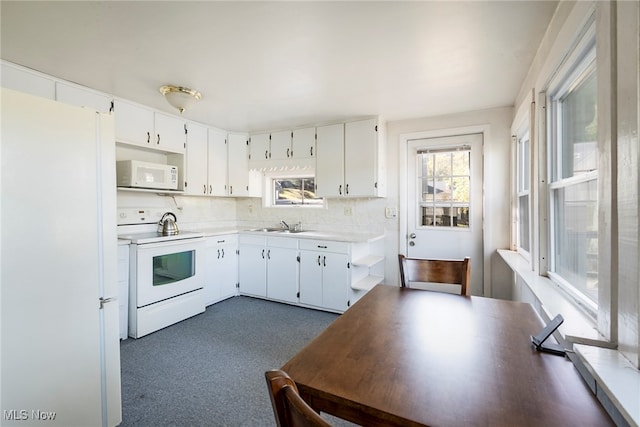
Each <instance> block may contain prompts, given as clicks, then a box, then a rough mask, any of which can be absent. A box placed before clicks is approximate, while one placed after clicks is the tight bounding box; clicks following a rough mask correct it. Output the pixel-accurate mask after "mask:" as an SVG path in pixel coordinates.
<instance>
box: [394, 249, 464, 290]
mask: <svg viewBox="0 0 640 427" xmlns="http://www.w3.org/2000/svg"><path fill="white" fill-rule="evenodd" d="M398 261H399V263H400V283H401V286H402V287H407V285H408V283H409V282H431V283H450V284H459V285H460V287H461V289H460V294H461V295H469V281H470V277H471V261H470V259H469V257H466V258H464V259H461V260H449V259H418V258H407V257H405V256H404V255H402V254H400V255H398Z"/></svg>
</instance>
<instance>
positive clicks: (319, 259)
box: [318, 255, 322, 265]
mask: <svg viewBox="0 0 640 427" xmlns="http://www.w3.org/2000/svg"><path fill="white" fill-rule="evenodd" d="M318 265H322V264H321V263H320V255H318Z"/></svg>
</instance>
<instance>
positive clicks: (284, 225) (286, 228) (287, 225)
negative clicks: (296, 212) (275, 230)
mask: <svg viewBox="0 0 640 427" xmlns="http://www.w3.org/2000/svg"><path fill="white" fill-rule="evenodd" d="M280 224H282V229H283V230H290V228H289V224H287V223H286V222H284V219H283V220H280Z"/></svg>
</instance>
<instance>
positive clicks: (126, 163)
mask: <svg viewBox="0 0 640 427" xmlns="http://www.w3.org/2000/svg"><path fill="white" fill-rule="evenodd" d="M116 176H117V185H118V187H132V188H150V189H155V190H177V189H178V167H177V166H172V165H163V164H159V163H148V162H141V161H139V160H120V161H117V162H116Z"/></svg>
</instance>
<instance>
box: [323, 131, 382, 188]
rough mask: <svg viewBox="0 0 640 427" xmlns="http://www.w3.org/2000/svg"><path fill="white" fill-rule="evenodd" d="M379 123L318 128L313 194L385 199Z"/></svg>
mask: <svg viewBox="0 0 640 427" xmlns="http://www.w3.org/2000/svg"><path fill="white" fill-rule="evenodd" d="M381 131H382V129H381V128H380V124H379V120H378V119H367V120H361V121H357V122H350V123H346V124H344V125H342V124H340V125H331V126H322V127H318V128H317V130H316V132H317V141H316V144H317V145H316V150H317V156H316V193H317V194H318V195H319V196H323V197H384V196H385V175H384V174H385V168H384V156H383V153H382V151H381V150H382V149H383V147H384V144H382V141H381V134H382V132H381Z"/></svg>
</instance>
